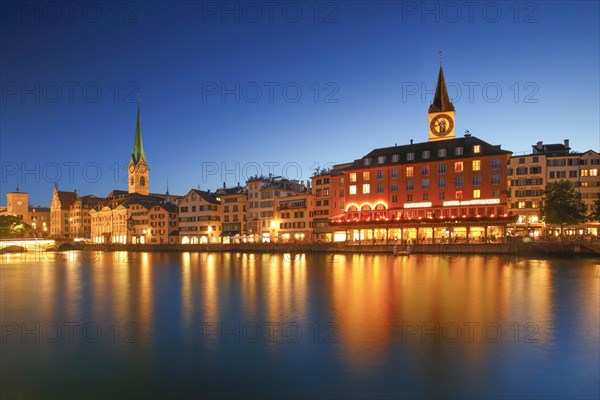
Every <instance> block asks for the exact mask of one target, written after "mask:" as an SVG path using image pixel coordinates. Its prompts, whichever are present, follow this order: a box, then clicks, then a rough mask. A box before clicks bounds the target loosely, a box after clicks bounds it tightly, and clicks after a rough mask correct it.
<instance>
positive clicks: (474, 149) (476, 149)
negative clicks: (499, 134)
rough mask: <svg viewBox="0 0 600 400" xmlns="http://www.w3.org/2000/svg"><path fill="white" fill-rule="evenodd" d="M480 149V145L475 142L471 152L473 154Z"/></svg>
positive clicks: (477, 152)
mask: <svg viewBox="0 0 600 400" xmlns="http://www.w3.org/2000/svg"><path fill="white" fill-rule="evenodd" d="M480 151H481V146H479V145H478V144H476V145H475V146H473V153H474V154H479V152H480Z"/></svg>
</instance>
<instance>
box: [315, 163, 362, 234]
mask: <svg viewBox="0 0 600 400" xmlns="http://www.w3.org/2000/svg"><path fill="white" fill-rule="evenodd" d="M351 165H352V163H347V164H337V165H334V166H333V167H332V168H331V169H328V170H325V171H320V172H319V173H317V174H315V175H314V176H312V177H311V182H312V193H313V194H314V197H315V205H314V211H313V238H314V240H316V241H320V242H332V241H333V239H334V238H333V232H334V229H333V226H332V225H331V224H330V223H329V222H330V220H331V218H333V217H335V216H338V215H340V214H343V213H344V201H345V189H344V175H343V174H342V171H343V170H344V169H345V168H347V167H349V166H351Z"/></svg>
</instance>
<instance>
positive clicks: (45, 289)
mask: <svg viewBox="0 0 600 400" xmlns="http://www.w3.org/2000/svg"><path fill="white" fill-rule="evenodd" d="M596 263H597V262H595V261H594V260H577V261H572V260H560V259H558V260H556V259H555V260H524V259H515V258H510V257H509V258H503V257H495V256H492V257H483V256H453V257H449V256H420V255H412V256H410V257H407V256H398V257H394V256H390V255H367V254H348V255H335V257H323V256H315V255H296V254H282V255H271V254H244V253H232V254H206V253H193V252H192V253H164V254H159V253H154V254H153V253H137V254H135V255H133V256H132V255H131V254H127V253H92V254H87V255H84V254H82V253H79V252H71V253H70V254H69V253H67V254H56V253H55V254H54V255H53V257H46V258H40V257H37V258H36V256H35V255H33V254H30V255H25V256H21V255H20V256H19V257H18V258H17V257H14V258H8V259H4V260H3V262H2V263H1V264H0V289H1V294H2V301H1V303H0V307H1V309H0V311H1V314H0V315H1V316H2V322H3V324H5V323H6V322H7V321H9V322H11V321H12V322H14V321H18V322H19V323H20V322H26V323H30V324H31V323H33V322H36V321H37V322H40V323H42V326H43V324H44V323H49V322H56V323H58V324H62V323H64V322H68V321H77V322H80V323H81V324H85V323H88V322H96V323H97V324H99V325H100V326H101V327H102V328H103V329H104V332H105V333H106V336H107V338H103V340H102V341H101V342H100V343H99V344H98V345H97V346H96V347H90V346H91V345H90V343H85V342H83V341H81V340H80V343H75V344H72V345H71V346H70V347H66V348H62V347H57V346H58V345H57V344H56V343H49V342H45V343H44V338H43V337H42V340H41V342H42V343H41V345H37V346H32V345H31V343H22V341H21V340H20V336H19V335H14V336H12V337H8V339H7V340H6V343H4V344H3V349H6V351H4V352H3V353H5V354H4V357H3V360H2V361H1V362H2V364H1V365H2V375H3V381H6V382H10V381H11V379H14V381H15V382H20V383H21V385H24V384H25V385H28V386H27V387H29V388H30V389H29V390H28V391H27V394H28V395H30V396H31V397H39V396H41V395H42V394H46V393H54V394H55V395H57V396H58V394H60V393H61V392H60V389H59V388H60V385H59V384H63V385H64V384H66V383H68V382H70V381H66V380H65V379H66V378H65V376H64V371H66V370H78V369H79V370H81V374H84V375H83V376H80V378H81V383H80V385H81V388H82V390H83V388H84V387H85V388H86V390H87V389H89V387H93V388H94V387H95V388H96V389H99V386H98V385H99V383H98V382H96V381H95V380H93V379H91V378H89V377H87V378H86V376H87V375H85V373H84V371H88V370H89V368H90V365H101V366H102V368H106V371H111V372H115V371H116V372H118V373H120V374H121V375H123V374H125V375H129V374H130V370H131V369H132V368H133V369H134V370H136V371H139V374H140V377H139V382H138V381H137V380H136V382H138V383H139V384H138V383H136V385H137V386H135V385H134V386H135V387H136V390H138V391H139V392H138V393H142V394H143V393H145V394H147V395H150V394H151V395H152V396H154V397H156V396H159V397H166V396H168V395H169V393H172V392H173V391H175V392H173V393H179V394H182V393H188V392H187V390H192V389H193V387H194V386H191V383H190V382H194V379H190V378H191V377H192V376H195V374H199V375H198V376H201V377H200V378H197V379H200V380H202V379H206V381H203V382H204V385H209V387H210V385H211V384H212V385H217V382H216V381H214V382H213V381H211V380H210V379H209V377H213V378H212V379H216V378H217V377H223V378H219V379H220V380H218V385H219V386H218V387H219V388H221V389H220V390H222V387H223V385H225V386H227V385H226V384H225V382H227V381H228V380H233V381H236V382H241V383H239V384H240V385H241V386H240V387H239V388H237V389H236V387H235V386H233V387H230V388H228V389H227V390H228V392H227V393H229V394H230V395H232V396H233V397H239V396H242V395H247V394H248V393H245V392H242V391H241V390H242V388H244V387H245V388H253V389H252V390H259V391H260V390H261V389H260V388H261V387H262V386H260V385H258V383H253V382H260V381H261V380H264V379H267V378H266V377H272V378H278V379H284V380H285V379H287V378H284V377H285V376H295V379H294V380H289V379H288V380H285V381H286V385H283V386H281V385H279V386H272V385H271V386H269V385H266V386H264V390H267V388H268V390H269V392H262V394H263V395H264V394H266V393H278V394H280V395H285V394H286V393H287V395H289V396H292V395H294V394H296V395H298V396H300V397H302V395H308V396H313V397H314V396H325V397H328V396H336V395H337V396H338V397H340V396H342V397H365V396H369V397H378V396H379V397H403V396H405V397H422V396H428V397H449V396H450V395H452V396H454V397H486V396H487V397H494V396H496V397H547V396H548V395H553V396H556V395H560V396H562V397H573V396H574V394H576V393H584V394H586V395H590V396H588V397H593V396H594V395H597V394H598V387H599V384H600V383H599V382H598V378H597V376H598V373H600V371H599V366H598V363H597V360H598V357H599V354H600V350H599V345H598V338H599V335H600V333H599V330H598V326H599V324H600V318H599V305H598V304H599V300H600V288H599V282H600V277H599V276H598V273H597V270H596ZM115 322H117V323H119V329H120V331H119V334H120V335H121V336H120V337H119V339H120V340H119V341H117V342H115V340H114V336H113V334H114V325H113V324H114V323H115ZM129 322H133V323H135V326H136V334H135V339H136V341H135V342H134V344H133V345H130V346H127V345H126V344H125V343H123V340H122V339H123V337H124V335H125V336H126V334H127V332H123V331H122V328H123V327H124V325H125V324H127V323H129ZM206 323H213V324H215V325H214V327H215V329H216V330H215V334H214V335H213V337H211V338H210V339H211V340H205V339H206V338H205V337H204V336H203V335H202V334H203V330H202V329H203V324H206ZM222 323H225V324H226V326H227V327H228V329H236V328H235V327H236V326H239V328H237V329H238V332H237V335H238V337H236V339H235V340H232V339H231V338H233V337H235V334H234V335H230V336H228V337H226V339H227V340H225V341H223V340H222V337H221V336H220V335H221V332H220V331H219V330H220V329H221V324H222ZM266 323H274V324H279V326H284V325H286V324H289V323H296V324H298V326H300V327H301V328H302V329H303V333H304V335H303V336H302V338H301V339H302V340H298V341H295V342H294V341H286V340H282V337H281V334H280V333H278V334H277V337H276V338H275V340H269V339H268V335H266V333H267V332H266V327H265V325H264V324H266ZM328 323H332V324H333V325H332V326H334V327H335V332H334V331H333V330H331V331H324V330H323V328H324V327H325V326H326V324H328ZM248 324H258V325H260V326H262V327H263V328H265V332H264V333H265V336H264V337H262V338H261V339H260V340H258V341H254V342H250V341H249V340H247V339H248V338H247V337H246V338H245V337H244V336H243V328H244V326H248ZM315 326H317V327H318V328H317V329H318V334H319V335H314V330H313V329H314V327H315ZM4 328H5V327H4V325H3V329H4ZM3 332H5V331H3ZM332 333H333V335H332ZM105 339H106V340H105ZM326 339H335V340H326ZM60 343H62V344H63V345H64V344H65V343H67V341H66V339H65V338H61V341H60ZM40 348H41V349H42V350H43V351H42V353H40ZM58 350H60V351H58ZM40 354H42V355H40ZM558 359H560V360H561V362H562V363H563V364H562V365H566V366H567V367H569V368H568V371H569V372H568V374H570V375H569V379H571V380H572V381H573V382H576V383H577V386H576V387H573V386H570V385H563V384H561V379H560V378H562V377H563V375H564V374H565V368H564V366H563V367H559V366H557V363H556V361H557V360H558ZM84 360H85V361H84ZM233 360H235V362H233ZM36 363H37V364H36ZM52 365H55V366H58V367H57V368H54V369H53V368H51V367H50V366H52ZM9 366H10V367H9ZM41 368H48V371H49V372H48V371H46V369H44V371H45V372H44V373H47V374H49V375H48V376H49V378H48V380H42V381H38V380H36V376H38V375H39V374H40V373H41V372H40V371H42V370H41ZM580 371H585V372H580ZM89 376H92V375H89ZM163 376H165V377H168V378H169V382H172V386H168V388H169V391H166V387H167V386H164V385H167V384H166V383H161V380H160V379H161V378H162V377H163ZM249 377H251V378H249ZM5 378H6V379H5ZM184 378H185V379H184ZM106 379H109V378H106ZM106 379H105V381H106ZM111 379H112V378H111ZM115 379H116V378H115ZM136 379H137V378H136ZM187 379H190V380H189V381H188V380H187ZM109 380H110V379H109ZM432 381H435V382H436V385H431V382H432ZM211 382H212V383H211ZM244 382H245V383H244ZM117 383H118V382H117ZM244 385H245V386H244ZM373 385H377V387H379V388H380V389H379V391H377V392H375V393H374V392H373V391H372V387H373ZM5 386H6V385H5ZM69 387H70V388H71V389H73V390H77V387H78V386H77V385H75V386H73V385H71V386H69ZM214 387H217V386H214ZM115 388H118V385H117V386H115ZM577 389H578V390H579V392H578V391H577ZM16 390H17V388H16V387H15V386H11V385H10V384H9V385H8V388H6V387H5V388H2V394H3V395H4V394H6V395H7V396H8V397H11V395H14V394H15V393H17V392H16ZM106 390H107V392H106V393H112V394H114V393H119V392H118V391H114V392H111V391H110V389H106ZM236 390H240V391H239V392H238V391H236ZM277 390H279V392H277ZM273 391H275V392H273ZM88 393H89V392H88ZM253 393H254V392H253ZM258 393H259V394H261V392H258ZM79 394H81V395H85V392H82V393H79ZM217 394H218V392H217ZM517 395H521V396H517ZM452 396H450V397H452ZM58 397H60V396H58Z"/></svg>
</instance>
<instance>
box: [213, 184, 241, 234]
mask: <svg viewBox="0 0 600 400" xmlns="http://www.w3.org/2000/svg"><path fill="white" fill-rule="evenodd" d="M215 194H216V196H217V197H219V198H220V199H221V205H222V210H223V220H222V221H221V222H222V229H223V230H222V232H221V236H222V242H223V243H225V244H227V243H232V242H239V240H240V237H241V236H243V235H245V233H246V230H247V227H246V222H247V219H246V217H247V215H246V213H247V209H246V206H247V204H248V188H247V187H245V186H240V184H239V183H238V185H237V186H236V187H233V188H227V187H226V186H225V183H223V188H222V189H219V190H217V191H216V193H215Z"/></svg>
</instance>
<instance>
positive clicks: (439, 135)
mask: <svg viewBox="0 0 600 400" xmlns="http://www.w3.org/2000/svg"><path fill="white" fill-rule="evenodd" d="M454 122H455V120H454V106H453V105H452V102H450V97H448V90H447V89H446V81H445V80H444V70H443V69H442V55H441V52H440V72H439V74H438V80H437V85H436V87H435V95H434V97H433V103H431V105H430V106H429V141H430V142H432V141H435V140H444V139H452V138H454V128H455V123H454Z"/></svg>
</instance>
